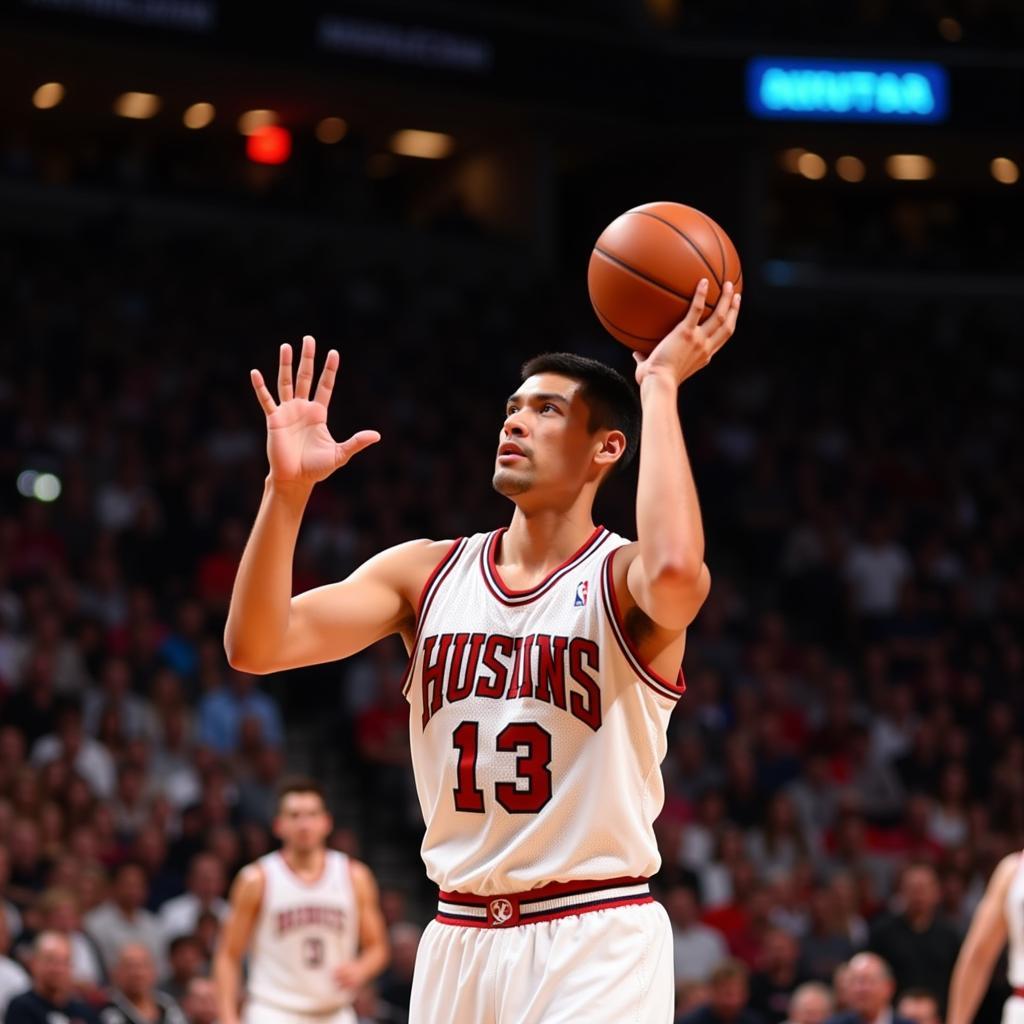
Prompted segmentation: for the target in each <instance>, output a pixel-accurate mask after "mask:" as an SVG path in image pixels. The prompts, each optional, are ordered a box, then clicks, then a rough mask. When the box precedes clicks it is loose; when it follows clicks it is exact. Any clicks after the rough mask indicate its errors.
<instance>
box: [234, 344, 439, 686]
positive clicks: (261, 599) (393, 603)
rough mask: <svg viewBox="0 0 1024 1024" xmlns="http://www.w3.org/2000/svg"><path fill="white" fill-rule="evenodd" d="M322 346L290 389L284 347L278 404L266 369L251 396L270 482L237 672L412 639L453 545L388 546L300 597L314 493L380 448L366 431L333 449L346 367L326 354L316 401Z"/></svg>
mask: <svg viewBox="0 0 1024 1024" xmlns="http://www.w3.org/2000/svg"><path fill="white" fill-rule="evenodd" d="M314 355H315V343H314V341H313V339H312V338H311V337H309V336H308V335H307V336H306V337H305V338H304V339H303V346H302V358H301V360H300V362H299V369H298V375H297V377H296V379H295V386H294V392H293V388H292V365H291V359H292V356H291V346H290V345H282V346H281V358H280V364H279V371H278V397H279V399H280V404H279V403H278V402H275V401H274V398H273V396H272V395H271V394H270V391H269V390H268V389H267V386H266V384H265V383H264V381H263V376H262V374H260V372H259V370H253V371H252V373H251V377H252V385H253V389H254V390H255V392H256V397H257V398H258V399H259V402H260V405H261V406H262V408H263V411H264V412H265V413H266V416H267V458H268V461H269V463H270V472H269V473H268V474H267V479H266V483H265V485H264V490H263V500H262V502H261V503H260V508H259V512H258V513H257V516H256V522H255V524H254V525H253V529H252V533H251V534H250V536H249V540H248V543H247V544H246V546H245V551H244V553H243V555H242V560H241V562H240V564H239V567H238V574H237V576H236V577H235V585H234V589H233V590H232V593H231V604H230V606H229V608H228V617H227V623H226V625H225V629H224V649H225V651H226V653H227V657H228V661H229V663H230V664H231V665H232V667H234V668H237V669H239V670H241V671H244V672H252V673H255V674H265V673H268V672H278V671H281V670H284V669H290V668H299V667H301V666H304V665H316V664H321V663H323V662H326V661H335V660H337V659H339V658H346V657H348V656H349V655H351V654H355V653H356V652H357V651H361V650H362V649H363V648H364V647H368V646H369V645H370V644H372V643H375V642H376V641H377V640H380V639H382V638H383V637H385V636H388V635H390V634H391V633H396V632H401V633H403V634H405V638H406V639H407V640H409V639H411V628H409V627H410V624H411V623H412V622H413V621H414V619H415V615H416V607H415V604H416V600H417V597H418V595H419V592H420V588H421V587H422V585H423V583H424V581H425V580H426V579H427V577H428V576H429V574H430V571H431V569H432V568H433V566H434V565H436V564H437V562H439V561H440V559H441V558H442V557H443V555H444V552H445V551H446V550H447V545H445V544H443V543H441V544H439V543H436V542H431V541H411V542H409V543H407V544H400V545H398V546H397V547H394V548H389V549H388V550H387V551H383V552H381V553H380V554H379V555H376V556H375V557H374V558H371V559H370V560H369V561H368V562H366V563H364V564H363V565H362V566H360V567H359V569H357V570H356V571H355V572H354V573H352V575H351V576H349V577H348V578H347V579H345V580H342V581H341V582H339V583H332V584H329V585H327V586H324V587H317V588H316V589H314V590H310V591H307V592H306V593H304V594H299V595H297V596H295V597H293V596H292V564H293V560H294V556H295V543H296V540H297V539H298V535H299V526H300V525H301V522H302V515H303V513H304V511H305V508H306V503H307V502H308V501H309V496H310V494H311V493H312V490H313V487H314V486H315V485H316V483H317V482H319V481H320V480H324V479H326V478H327V477H328V476H330V475H331V474H332V473H333V472H334V471H335V470H336V469H338V468H340V467H341V466H344V465H345V464H346V463H347V462H348V460H349V459H350V458H352V456H353V455H355V454H356V453H357V452H359V451H361V450H362V449H363V448H365V447H367V446H368V445H371V444H374V443H375V442H376V441H378V440H380V435H379V434H377V432H376V431H372V430H363V431H360V432H358V433H356V434H354V435H353V436H352V437H350V438H349V439H348V440H347V441H343V442H340V443H338V442H335V440H334V439H333V438H332V437H331V434H330V432H329V431H328V429H327V406H328V403H329V402H330V398H331V393H332V391H333V388H334V380H335V376H336V373H337V369H338V353H337V352H336V351H335V350H334V349H332V350H331V351H330V352H329V353H328V354H327V360H326V362H325V363H324V369H323V373H322V374H321V377H320V383H319V386H318V387H317V390H316V395H315V397H314V398H313V399H312V400H310V398H309V394H310V389H311V387H312V382H313V362H314Z"/></svg>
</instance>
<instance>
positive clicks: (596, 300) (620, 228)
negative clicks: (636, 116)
mask: <svg viewBox="0 0 1024 1024" xmlns="http://www.w3.org/2000/svg"><path fill="white" fill-rule="evenodd" d="M702 277H706V278H707V279H708V294H707V301H706V306H705V311H704V314H703V316H702V317H701V320H704V319H706V318H707V317H709V316H710V315H711V312H712V311H713V310H714V308H715V303H716V302H718V297H719V295H720V294H721V290H722V285H723V284H724V283H725V282H726V281H732V282H733V284H734V285H735V286H736V291H742V290H743V271H742V270H741V269H740V258H739V256H738V255H737V253H736V246H734V245H733V244H732V241H731V240H730V238H729V236H728V235H727V234H726V233H725V232H724V231H723V230H722V229H721V228H720V227H719V226H718V225H717V224H716V223H715V222H714V221H713V220H712V219H711V218H710V217H709V216H707V214H704V213H701V212H700V210H695V209H694V208H693V207H692V206H683V205H682V203H647V204H646V205H644V206H638V207H636V208H635V209H633V210H627V211H626V212H625V213H624V214H623V215H622V216H621V217H616V218H615V220H613V221H612V222H611V224H609V225H608V227H606V228H605V229H604V231H602V232H601V237H600V238H599V239H598V240H597V244H596V245H595V246H594V251H593V253H592V254H591V256H590V269H589V270H588V272H587V287H588V288H589V290H590V301H591V303H592V304H593V306H594V312H595V313H597V316H598V319H599V320H600V321H601V323H602V324H603V325H604V327H605V329H606V330H607V331H608V332H609V334H611V335H612V337H614V338H616V339H618V340H619V341H621V342H622V343H623V344H624V345H628V346H629V347H630V348H634V349H637V350H638V351H640V352H649V351H650V350H651V349H652V348H654V346H655V345H657V344H658V342H659V341H661V339H662V338H664V337H665V335H666V334H668V332H669V331H671V330H672V328H673V327H675V325H676V324H678V323H679V321H680V320H682V318H683V317H684V316H685V315H686V311H687V310H688V309H689V308H690V300H691V299H692V298H693V293H694V291H695V290H696V288H697V284H698V282H699V281H700V279H701V278H702Z"/></svg>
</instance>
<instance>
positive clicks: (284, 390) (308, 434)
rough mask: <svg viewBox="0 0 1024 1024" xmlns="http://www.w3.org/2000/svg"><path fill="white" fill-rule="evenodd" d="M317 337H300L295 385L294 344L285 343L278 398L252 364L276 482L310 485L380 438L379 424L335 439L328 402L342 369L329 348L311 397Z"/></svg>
mask: <svg viewBox="0 0 1024 1024" xmlns="http://www.w3.org/2000/svg"><path fill="white" fill-rule="evenodd" d="M315 356H316V342H315V341H314V340H313V338H312V337H311V336H310V335H308V334H307V335H306V336H305V337H304V338H303V339H302V356H301V357H300V359H299V372H298V375H297V376H296V378H295V386H294V389H293V387H292V347H291V345H289V344H284V345H282V346H281V359H280V363H279V364H278V374H277V398H278V400H277V402H275V401H274V396H273V395H271V393H270V390H269V389H268V388H267V385H266V383H265V382H264V380H263V374H262V373H260V371H259V370H251V371H250V373H249V375H250V377H251V379H252V386H253V390H254V391H255V392H256V397H257V398H258V399H259V403H260V405H261V406H262V408H263V411H264V412H265V413H266V414H267V458H268V459H269V461H270V478H271V480H272V481H273V482H274V483H278V484H288V485H306V486H309V487H312V486H313V484H315V483H318V482H319V481H320V480H324V479H326V478H327V477H329V476H330V475H331V474H332V473H333V472H334V471H335V470H336V469H338V468H339V467H341V466H344V465H345V463H346V462H348V460H349V459H351V458H352V456H353V455H355V454H356V453H357V452H360V451H362V450H363V449H364V448H367V447H369V445H371V444H376V443H377V442H378V441H379V440H380V434H378V433H377V431H376V430H360V431H358V432H357V433H355V434H353V435H352V436H351V437H350V438H349V439H348V440H347V441H341V442H337V441H335V440H334V438H333V437H331V432H330V431H329V430H328V429H327V406H328V404H329V403H330V400H331V392H332V391H333V390H334V379H335V377H336V376H337V373H338V362H339V357H338V353H337V350H335V349H333V348H332V349H331V350H330V352H328V353H327V360H326V361H325V363H324V368H323V371H322V372H321V374H320V383H319V384H318V385H317V389H316V394H315V395H314V397H313V399H312V401H311V400H310V397H309V392H310V389H311V387H312V385H313V361H314V357H315Z"/></svg>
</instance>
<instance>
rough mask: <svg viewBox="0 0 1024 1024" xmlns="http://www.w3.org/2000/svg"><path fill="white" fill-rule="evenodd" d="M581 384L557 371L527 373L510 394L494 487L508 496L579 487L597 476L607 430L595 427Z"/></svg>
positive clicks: (570, 492)
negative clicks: (593, 426)
mask: <svg viewBox="0 0 1024 1024" xmlns="http://www.w3.org/2000/svg"><path fill="white" fill-rule="evenodd" d="M581 389H582V384H581V383H580V382H579V381H575V380H572V379H571V378H569V377H563V376H562V375H561V374H557V373H538V374H535V375H534V376H533V377H528V378H527V379H526V380H525V381H523V383H522V384H521V385H520V386H519V387H518V388H517V389H516V392H515V394H513V395H511V396H510V397H509V400H508V402H507V404H506V406H505V422H504V423H503V424H502V428H501V433H500V435H499V437H498V451H497V455H496V457H495V463H494V479H493V485H494V489H495V490H496V491H497V492H498V493H499V494H504V495H505V497H507V498H514V497H516V496H517V495H520V494H526V493H527V492H540V491H544V492H548V491H552V492H555V493H559V492H564V493H565V494H566V495H568V496H573V495H575V494H577V493H579V490H580V488H581V487H582V486H583V484H584V483H585V482H586V481H587V480H588V479H597V477H598V476H599V474H600V472H601V465H600V464H599V463H598V462H597V461H595V456H596V455H597V454H598V452H599V451H601V450H602V447H603V443H604V440H605V437H604V435H605V434H607V431H597V432H596V433H591V432H590V429H589V422H590V410H589V409H588V407H587V404H586V402H585V401H584V399H583V397H582V396H581V394H580V391H581Z"/></svg>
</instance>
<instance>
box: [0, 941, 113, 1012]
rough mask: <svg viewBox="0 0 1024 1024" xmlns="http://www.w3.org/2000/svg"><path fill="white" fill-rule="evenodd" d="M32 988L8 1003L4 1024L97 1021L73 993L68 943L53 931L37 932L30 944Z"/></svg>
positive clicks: (87, 1005) (88, 1007)
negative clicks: (33, 941)
mask: <svg viewBox="0 0 1024 1024" xmlns="http://www.w3.org/2000/svg"><path fill="white" fill-rule="evenodd" d="M31 970H32V988H31V989H30V990H29V991H28V992H23V993H22V994H21V995H19V996H15V997H14V998H13V999H12V1000H11V1001H10V1002H9V1003H8V1004H7V1013H6V1014H5V1015H4V1024H54V1022H55V1021H67V1022H68V1024H99V1018H98V1017H97V1016H96V1013H95V1011H94V1010H93V1008H92V1007H91V1006H89V1004H88V1003H85V1002H82V1000H80V999H78V998H77V997H76V996H75V995H74V994H73V993H74V982H73V980H72V978H71V945H70V943H69V942H68V940H67V938H65V936H63V935H58V934H57V933H56V932H40V933H39V935H38V936H37V937H36V940H35V943H34V944H33V947H32V959H31Z"/></svg>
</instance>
